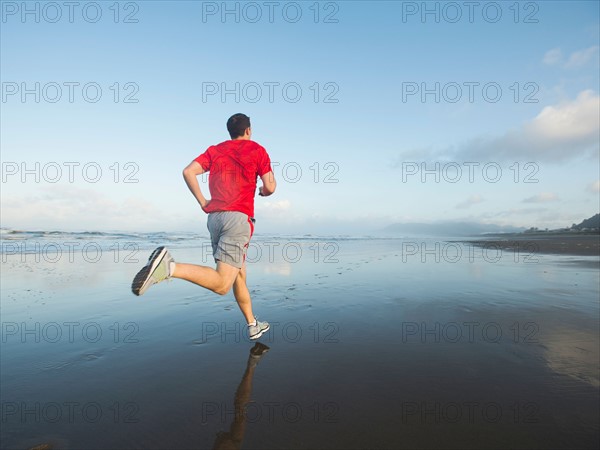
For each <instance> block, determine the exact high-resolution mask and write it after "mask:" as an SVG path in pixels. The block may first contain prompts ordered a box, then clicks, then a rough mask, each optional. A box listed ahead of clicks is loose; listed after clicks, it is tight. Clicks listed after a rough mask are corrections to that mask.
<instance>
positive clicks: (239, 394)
mask: <svg viewBox="0 0 600 450" xmlns="http://www.w3.org/2000/svg"><path fill="white" fill-rule="evenodd" d="M268 351H269V347H267V346H266V345H264V344H261V343H260V342H257V343H256V345H254V347H252V348H251V349H250V356H249V357H248V363H247V364H246V371H245V372H244V376H243V377H242V381H240V385H239V386H238V388H237V391H235V398H234V400H233V407H234V410H235V417H234V419H233V422H232V423H231V427H230V428H229V431H220V432H219V433H217V439H215V445H214V446H213V450H230V449H231V450H234V449H235V450H239V449H240V448H242V441H243V440H244V434H245V432H246V405H247V404H248V402H249V401H250V395H251V394H252V378H253V377H254V369H255V368H256V365H257V364H258V361H259V360H260V358H261V357H262V355H264V354H265V353H267V352H268Z"/></svg>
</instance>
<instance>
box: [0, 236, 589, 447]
mask: <svg viewBox="0 0 600 450" xmlns="http://www.w3.org/2000/svg"><path fill="white" fill-rule="evenodd" d="M421 243H422V242H408V243H407V242H404V241H400V240H379V241H366V240H363V241H343V240H336V241H322V242H320V243H318V246H315V243H313V242H308V241H307V242H297V243H294V245H287V249H288V250H289V252H287V256H284V253H282V252H281V251H280V250H281V249H283V248H284V246H285V245H286V243H285V241H280V242H279V245H275V244H274V243H273V242H262V243H261V244H260V245H259V249H261V251H262V253H261V256H260V257H259V256H258V252H255V253H254V255H252V256H253V257H252V262H250V264H249V268H248V283H249V286H250V289H251V291H252V295H253V298H254V305H255V312H256V313H257V315H258V316H259V319H260V320H267V321H269V322H270V323H271V325H272V328H271V330H270V331H269V332H268V333H267V334H265V335H264V336H263V338H261V339H260V342H261V343H262V344H264V345H266V346H267V347H268V351H266V352H264V353H263V354H261V355H259V357H256V355H252V353H251V352H252V350H254V351H255V353H256V351H257V350H256V349H255V343H254V342H251V341H250V340H249V339H248V337H247V333H246V331H245V328H244V326H243V324H241V323H240V319H241V314H240V313H239V311H238V310H237V306H236V304H235V302H234V300H233V298H232V296H231V294H228V295H227V296H225V297H217V296H214V295H213V294H210V293H208V292H206V291H203V290H201V289H199V288H197V287H195V286H193V285H190V284H186V283H184V282H180V281H179V280H174V281H172V282H167V283H162V284H161V285H158V286H154V287H153V288H151V289H150V290H149V291H148V293H147V294H146V295H144V296H143V297H139V298H137V297H134V296H133V295H132V294H130V293H129V284H130V281H131V278H132V276H133V275H134V274H135V272H136V271H137V270H138V269H139V267H140V265H141V264H143V263H142V261H144V260H145V258H147V255H148V254H149V253H150V251H140V252H139V255H137V256H138V259H139V261H140V262H138V263H134V262H125V261H123V260H120V261H119V262H117V263H115V262H114V258H113V256H114V255H113V254H112V253H111V254H110V258H106V259H102V260H100V261H98V262H96V263H85V262H82V261H81V260H75V261H74V262H73V263H71V262H69V261H67V260H61V261H57V262H53V263H51V262H44V261H41V262H36V261H35V260H33V258H32V259H29V260H27V261H25V262H23V261H22V260H21V258H20V257H19V256H18V255H14V256H11V257H9V258H6V260H5V261H3V263H2V272H1V275H2V286H1V289H2V291H1V292H2V311H3V317H2V322H3V336H2V338H3V343H2V352H1V355H0V364H1V367H2V371H1V374H0V381H1V387H0V391H1V395H2V402H3V412H2V414H3V417H2V420H3V424H2V432H1V433H2V436H1V437H2V447H3V448H31V447H34V446H36V445H40V444H51V445H53V446H54V447H53V448H68V449H81V448H97V449H106V448H111V449H113V448H115V449H116V448H156V449H162V448H175V449H191V448H198V449H204V448H209V449H210V448H242V449H284V448H294V449H313V448H328V449H360V448H381V449H402V448H405V449H414V448H423V449H430V448H447V449H451V448H461V449H463V448H471V449H482V448H502V449H504V448H523V449H525V448H547V449H555V448H597V445H598V443H599V439H600V431H599V430H600V427H599V425H598V424H599V419H600V417H599V412H598V401H599V398H600V397H599V386H600V380H599V365H600V363H599V357H598V355H599V352H600V349H599V344H598V342H599V331H598V330H599V319H598V317H599V307H598V296H599V281H600V271H598V269H597V268H594V267H590V266H580V265H575V266H574V265H572V264H569V262H570V261H573V260H574V258H575V257H573V256H569V255H546V254H541V255H538V257H537V258H536V259H535V262H534V260H521V259H519V260H515V258H514V255H513V254H512V253H511V252H506V253H503V254H502V255H501V257H500V259H494V260H491V259H486V257H485V254H484V253H479V252H475V253H471V252H470V250H468V249H467V248H468V247H469V246H468V245H465V246H464V249H463V250H464V251H463V252H462V253H461V255H462V256H461V257H460V258H458V259H457V258H455V257H450V256H451V255H450V254H449V253H445V254H444V253H443V251H444V250H443V249H444V247H443V246H440V247H439V248H440V249H441V250H440V251H441V252H442V254H441V255H432V254H431V250H432V249H436V248H438V247H436V244H441V243H438V242H425V243H424V246H420V245H417V247H418V248H420V249H425V250H427V251H429V252H430V253H428V254H426V252H425V254H424V253H423V252H421V253H418V254H415V253H414V251H413V250H414V248H416V247H415V245H416V244H421ZM288 244H289V243H288ZM326 245H329V247H327V248H325V246H326ZM317 247H318V248H319V249H320V251H319V252H318V255H317V251H316V250H317ZM269 249H276V251H274V252H273V253H272V255H273V257H272V258H271V255H269ZM292 249H296V250H298V249H300V250H301V255H300V257H299V258H297V257H296V255H298V253H297V252H296V253H292ZM332 249H333V250H332ZM452 249H453V248H452ZM452 249H447V250H452ZM173 254H174V256H175V258H176V259H177V260H180V261H189V262H201V261H202V257H201V256H200V255H199V251H198V249H197V248H178V249H175V250H174V251H173ZM436 256H440V257H436ZM582 258H583V259H585V258H586V257H584V256H577V257H576V259H577V260H580V259H582ZM592 259H594V258H592ZM65 324H71V325H65ZM74 324H76V325H74ZM15 327H16V328H15ZM71 329H72V330H73V333H72V335H71V334H70V333H69V331H70V330H71ZM84 329H85V330H86V331H85V332H84V331H83V330H84ZM57 330H60V331H61V332H62V334H61V336H60V337H58V334H57ZM98 332H100V333H98ZM36 338H37V339H36Z"/></svg>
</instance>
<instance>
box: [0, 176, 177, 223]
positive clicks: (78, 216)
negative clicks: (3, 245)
mask: <svg viewBox="0 0 600 450" xmlns="http://www.w3.org/2000/svg"><path fill="white" fill-rule="evenodd" d="M179 220H180V218H178V217H176V216H175V215H173V214H170V213H169V212H167V211H164V210H162V209H161V208H158V207H156V206H154V205H153V204H151V203H149V202H148V201H146V200H144V199H143V198H133V197H130V198H125V199H118V200H113V199H111V198H109V197H107V196H106V195H104V194H102V193H99V192H97V191H94V190H92V189H83V188H77V187H75V186H61V185H56V186H50V187H45V188H44V190H43V191H41V192H40V193H39V194H38V193H34V194H27V195H21V196H5V197H3V199H2V225H3V226H9V227H15V228H25V229H54V230H66V231H73V230H80V229H85V230H155V231H156V230H163V229H165V228H167V227H168V226H174V225H176V224H177V222H178V221H179Z"/></svg>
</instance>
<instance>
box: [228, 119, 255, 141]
mask: <svg viewBox="0 0 600 450" xmlns="http://www.w3.org/2000/svg"><path fill="white" fill-rule="evenodd" d="M246 128H250V117H248V116H247V115H246V114H242V113H237V114H234V115H233V116H231V117H230V118H229V120H228V121H227V131H229V136H231V139H235V138H237V137H240V136H243V135H244V132H245V131H246Z"/></svg>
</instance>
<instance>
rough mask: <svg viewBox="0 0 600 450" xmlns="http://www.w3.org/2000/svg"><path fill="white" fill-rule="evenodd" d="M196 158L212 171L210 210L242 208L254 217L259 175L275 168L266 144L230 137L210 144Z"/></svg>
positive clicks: (207, 170) (245, 212)
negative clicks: (231, 138) (272, 167)
mask: <svg viewBox="0 0 600 450" xmlns="http://www.w3.org/2000/svg"><path fill="white" fill-rule="evenodd" d="M194 161H197V162H198V163H199V164H200V165H201V166H202V168H203V169H204V170H205V171H206V172H210V174H209V176H208V189H209V190H210V197H211V198H210V203H209V204H208V207H207V208H206V212H208V213H212V212H217V211H239V212H241V213H244V214H247V215H249V216H250V217H254V193H255V192H256V180H257V177H262V176H263V175H264V174H266V173H269V172H270V171H271V170H272V169H271V160H270V158H269V155H268V154H267V151H266V150H265V149H264V147H262V146H260V145H259V144H257V143H256V142H254V141H250V140H244V139H237V140H230V141H225V142H221V143H220V144H217V145H212V146H210V147H208V149H207V150H206V151H205V152H204V153H202V154H201V155H200V156H198V157H197V158H196V159H195V160H194Z"/></svg>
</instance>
